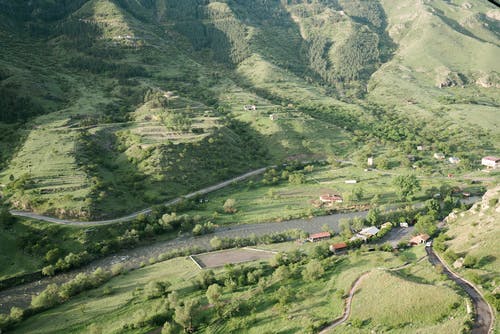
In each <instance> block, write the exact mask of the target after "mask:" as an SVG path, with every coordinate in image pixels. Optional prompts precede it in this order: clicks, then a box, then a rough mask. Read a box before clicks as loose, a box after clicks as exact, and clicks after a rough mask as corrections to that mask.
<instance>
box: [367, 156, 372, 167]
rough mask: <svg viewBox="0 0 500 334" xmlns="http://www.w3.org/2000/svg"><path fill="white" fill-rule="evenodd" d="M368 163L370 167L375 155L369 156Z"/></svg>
mask: <svg viewBox="0 0 500 334" xmlns="http://www.w3.org/2000/svg"><path fill="white" fill-rule="evenodd" d="M366 164H367V165H368V166H370V167H371V166H373V157H368V159H367V161H366Z"/></svg>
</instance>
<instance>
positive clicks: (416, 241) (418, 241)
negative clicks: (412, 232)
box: [410, 234, 430, 246]
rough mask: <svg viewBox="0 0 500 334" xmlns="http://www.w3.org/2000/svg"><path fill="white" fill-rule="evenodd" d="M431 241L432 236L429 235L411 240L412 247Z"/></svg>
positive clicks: (421, 235) (422, 235)
mask: <svg viewBox="0 0 500 334" xmlns="http://www.w3.org/2000/svg"><path fill="white" fill-rule="evenodd" d="M429 239H430V236H429V235H428V234H419V235H416V236H414V237H413V238H411V239H410V245H412V246H416V245H420V244H425V243H426V242H427V240H429Z"/></svg>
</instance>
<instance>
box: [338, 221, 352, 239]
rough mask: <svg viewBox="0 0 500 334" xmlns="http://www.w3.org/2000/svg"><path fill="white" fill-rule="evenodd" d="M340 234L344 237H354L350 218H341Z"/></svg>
mask: <svg viewBox="0 0 500 334" xmlns="http://www.w3.org/2000/svg"><path fill="white" fill-rule="evenodd" d="M339 228H340V233H341V234H342V235H343V236H344V237H350V236H351V235H352V232H351V221H350V220H349V219H348V218H341V219H340V221H339Z"/></svg>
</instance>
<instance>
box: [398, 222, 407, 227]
mask: <svg viewBox="0 0 500 334" xmlns="http://www.w3.org/2000/svg"><path fill="white" fill-rule="evenodd" d="M399 227H408V223H405V222H402V223H399Z"/></svg>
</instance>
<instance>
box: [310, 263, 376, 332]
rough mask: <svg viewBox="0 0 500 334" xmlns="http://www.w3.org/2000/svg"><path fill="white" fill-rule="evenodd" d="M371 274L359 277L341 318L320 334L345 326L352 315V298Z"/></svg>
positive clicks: (353, 285)
mask: <svg viewBox="0 0 500 334" xmlns="http://www.w3.org/2000/svg"><path fill="white" fill-rule="evenodd" d="M370 272H371V271H369V272H366V273H363V274H361V276H359V277H358V278H357V279H356V280H355V281H354V283H353V284H352V286H351V290H349V296H348V297H347V299H346V301H345V307H344V313H343V314H342V316H341V317H340V318H338V319H336V320H334V321H333V322H332V323H331V324H330V325H328V327H325V328H323V329H322V330H321V332H319V334H326V333H328V332H329V331H330V330H332V329H333V328H334V327H337V326H338V325H341V324H343V323H344V322H345V321H346V320H347V319H348V318H349V315H350V314H351V302H352V298H353V297H354V294H355V293H356V289H357V288H358V286H359V285H360V284H361V282H362V281H363V279H364V278H366V276H368V274H370Z"/></svg>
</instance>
